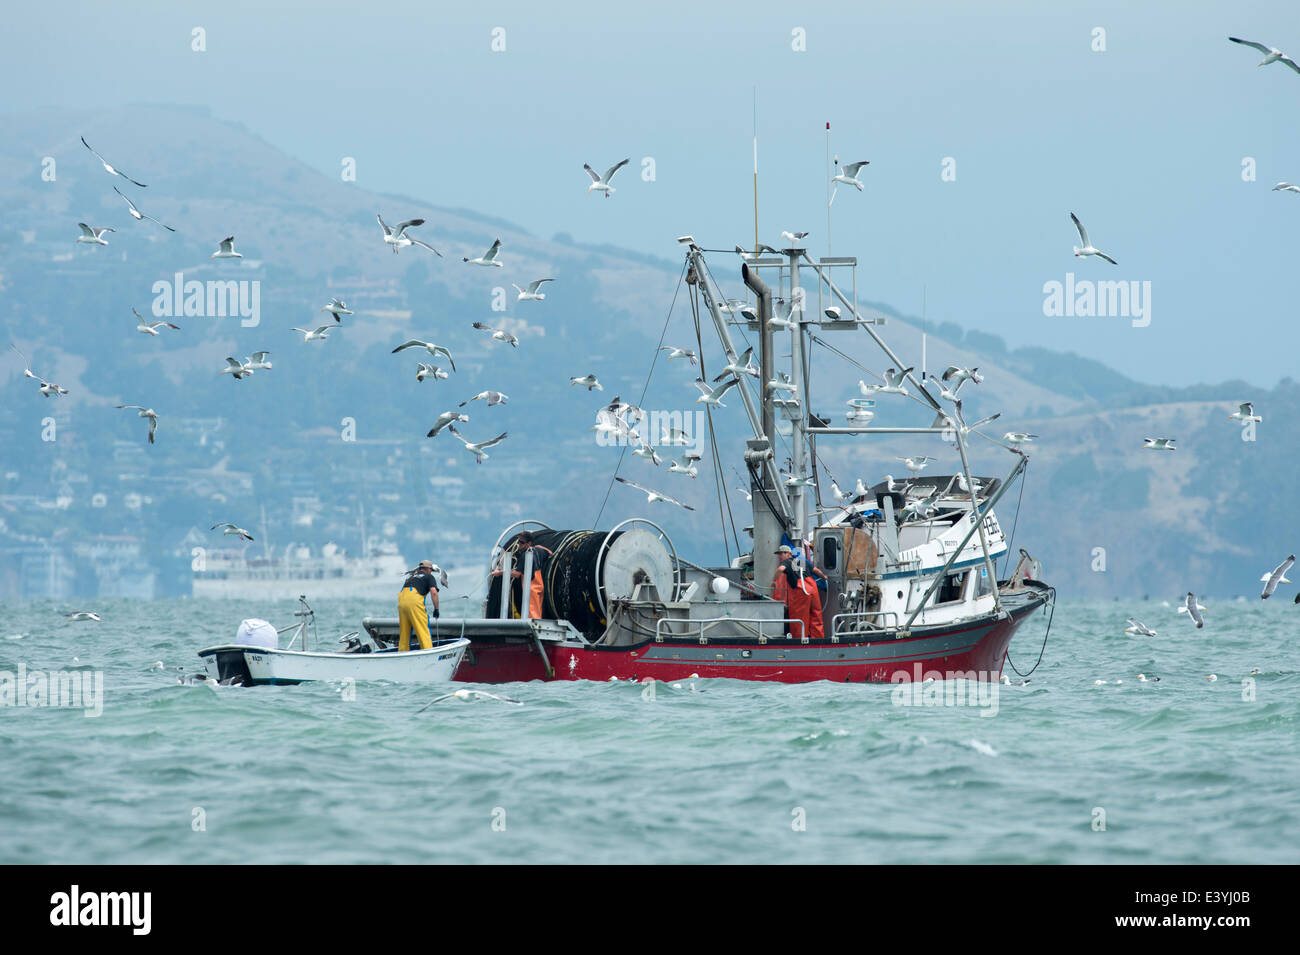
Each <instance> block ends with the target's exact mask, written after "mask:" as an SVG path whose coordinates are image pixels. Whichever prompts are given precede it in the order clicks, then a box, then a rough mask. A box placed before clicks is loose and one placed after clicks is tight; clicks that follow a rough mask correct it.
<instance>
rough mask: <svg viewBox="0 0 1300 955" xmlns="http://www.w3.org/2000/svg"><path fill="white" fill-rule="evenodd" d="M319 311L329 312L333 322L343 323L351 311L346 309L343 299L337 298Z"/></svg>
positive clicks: (333, 298) (332, 299)
mask: <svg viewBox="0 0 1300 955" xmlns="http://www.w3.org/2000/svg"><path fill="white" fill-rule="evenodd" d="M321 311H322V312H329V313H330V314H331V315H333V316H334V321H336V322H341V321H343V316H344V315H351V314H352V310H351V309H350V308H348V307H347V305H346V304H344V302H343V299H341V298H337V297H332V298H331V299H330V303H329V304H328V305H326V306H325V307H324V308H322V309H321ZM299 331H302V329H299Z"/></svg>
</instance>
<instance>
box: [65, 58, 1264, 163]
mask: <svg viewBox="0 0 1300 955" xmlns="http://www.w3.org/2000/svg"><path fill="white" fill-rule="evenodd" d="M1238 42H1241V41H1238ZM81 145H83V146H85V147H86V148H87V149H89V150H90V151H91V152H92V153H94V156H95V158H96V159H98V160H99V161H100V163H102V164H103V166H104V171H105V172H109V173H112V174H113V175H114V176H121V177H122V178H123V179H125V180H126V181H127V182H129V183H133V184H134V185H137V186H139V187H140V188H141V189H148V188H149V187H148V186H146V185H145V184H144V183H142V182H137V181H136V180H134V179H132V178H131V177H130V176H128V175H127V174H126V173H124V172H122V170H120V169H114V168H113V167H112V166H111V165H109V162H108V160H107V159H105V158H104V157H103V156H101V155H100V154H99V153H97V152H95V150H94V149H93V148H92V147H91V145H90V143H88V142H86V137H85V136H82V137H81ZM114 188H116V187H114Z"/></svg>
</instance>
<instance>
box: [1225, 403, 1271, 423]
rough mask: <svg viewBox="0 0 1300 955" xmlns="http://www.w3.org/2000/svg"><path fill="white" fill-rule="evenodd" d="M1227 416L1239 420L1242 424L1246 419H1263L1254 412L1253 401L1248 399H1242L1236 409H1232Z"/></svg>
mask: <svg viewBox="0 0 1300 955" xmlns="http://www.w3.org/2000/svg"><path fill="white" fill-rule="evenodd" d="M1228 417H1229V418H1235V419H1236V420H1238V421H1240V422H1241V423H1242V424H1245V423H1246V422H1247V421H1263V420H1264V419H1263V418H1261V417H1260V416H1259V415H1257V414H1255V405H1254V403H1253V402H1250V401H1243V402H1242V403H1241V404H1240V405H1238V406H1237V410H1236V411H1234V412H1233V413H1232V414H1230V415H1228Z"/></svg>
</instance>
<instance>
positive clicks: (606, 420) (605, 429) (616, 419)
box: [590, 408, 641, 445]
mask: <svg viewBox="0 0 1300 955" xmlns="http://www.w3.org/2000/svg"><path fill="white" fill-rule="evenodd" d="M590 430H592V431H595V432H597V433H598V434H608V435H611V436H612V437H615V438H626V439H627V441H628V443H629V444H638V445H639V444H641V436H640V435H639V434H638V433H637V432H636V431H635V430H633V428H632V426H631V425H630V424H628V423H627V421H625V420H624V419H623V418H622V417H621V416H620V415H617V414H615V413H614V412H612V411H610V410H609V409H608V408H601V409H600V410H599V411H597V412H596V423H595V424H594V425H592V426H591V429H590Z"/></svg>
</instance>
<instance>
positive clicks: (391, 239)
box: [375, 212, 442, 258]
mask: <svg viewBox="0 0 1300 955" xmlns="http://www.w3.org/2000/svg"><path fill="white" fill-rule="evenodd" d="M375 218H376V219H378V220H379V227H380V228H381V229H383V230H384V244H385V245H387V246H389V247H391V248H392V250H393V254H394V255H396V254H397V251H398V250H399V249H406V248H409V247H411V246H413V245H418V246H419V247H420V248H422V249H428V250H429V251H430V252H432V253H433V254H434V255H436V256H437V257H438V258H442V253H441V252H439V251H438V250H437V249H435V248H434V247H433V246H431V245H429V244H428V243H427V242H421V241H420V240H419V239H412V238H411V237H410V236H409V235H407V234H406V230H407V229H413V228H415V227H416V226H422V225H424V220H423V219H407V220H406V221H405V222H399V223H397V228H395V229H390V228H389V227H388V223H387V222H385V221H384V217H383V216H381V215H380V214H379V213H377V212H376V213H375Z"/></svg>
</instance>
